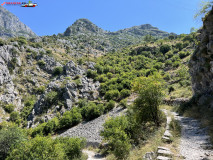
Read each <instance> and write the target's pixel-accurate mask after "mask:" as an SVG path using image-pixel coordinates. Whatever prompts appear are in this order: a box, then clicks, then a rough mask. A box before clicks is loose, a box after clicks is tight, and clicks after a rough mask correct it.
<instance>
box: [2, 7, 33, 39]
mask: <svg viewBox="0 0 213 160" xmlns="http://www.w3.org/2000/svg"><path fill="white" fill-rule="evenodd" d="M0 36H1V37H16V36H24V37H35V36H36V34H35V33H34V32H33V31H32V30H31V29H30V28H29V27H28V26H26V25H25V24H23V23H22V22H21V21H20V20H19V19H18V17H16V16H15V15H14V14H12V13H10V12H9V11H8V10H6V9H5V8H4V7H2V6H0Z"/></svg>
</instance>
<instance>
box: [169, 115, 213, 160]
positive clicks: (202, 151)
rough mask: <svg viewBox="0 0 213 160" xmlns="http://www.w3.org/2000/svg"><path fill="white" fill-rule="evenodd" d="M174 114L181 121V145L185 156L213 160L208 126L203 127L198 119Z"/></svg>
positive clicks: (189, 158) (190, 159) (182, 153)
mask: <svg viewBox="0 0 213 160" xmlns="http://www.w3.org/2000/svg"><path fill="white" fill-rule="evenodd" d="M173 114H174V115H175V118H176V119H178V120H179V121H180V124H181V127H182V131H181V142H180V146H179V147H180V154H181V155H182V156H183V158H184V159H186V160H213V150H212V145H211V144H210V141H209V136H208V134H207V128H201V127H200V126H201V124H200V122H199V121H198V120H195V119H193V118H188V117H182V116H178V115H177V114H176V113H173Z"/></svg>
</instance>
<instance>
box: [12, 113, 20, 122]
mask: <svg viewBox="0 0 213 160" xmlns="http://www.w3.org/2000/svg"><path fill="white" fill-rule="evenodd" d="M18 119H19V112H12V113H11V114H10V120H11V121H12V122H15V121H17V120H18Z"/></svg>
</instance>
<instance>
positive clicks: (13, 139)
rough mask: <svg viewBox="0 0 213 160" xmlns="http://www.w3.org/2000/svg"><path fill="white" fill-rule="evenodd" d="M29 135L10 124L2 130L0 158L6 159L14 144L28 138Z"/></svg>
mask: <svg viewBox="0 0 213 160" xmlns="http://www.w3.org/2000/svg"><path fill="white" fill-rule="evenodd" d="M26 138H27V136H26V135H25V134H24V132H23V130H22V129H21V128H19V127H17V126H9V127H7V128H3V129H1V130H0V159H2V160H4V159H6V157H7V156H8V154H9V151H10V150H11V149H12V147H13V146H14V145H17V144H19V143H21V142H22V141H24V140H26Z"/></svg>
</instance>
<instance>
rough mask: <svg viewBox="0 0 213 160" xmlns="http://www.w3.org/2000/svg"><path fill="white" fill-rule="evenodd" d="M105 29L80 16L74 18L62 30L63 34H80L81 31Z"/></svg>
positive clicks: (95, 31) (100, 30) (102, 31)
mask: <svg viewBox="0 0 213 160" xmlns="http://www.w3.org/2000/svg"><path fill="white" fill-rule="evenodd" d="M104 32H105V31H104V30H102V29H101V28H99V27H98V26H96V25H95V24H94V23H92V22H91V21H90V20H88V19H85V18H81V19H78V20H76V21H75V22H74V23H73V24H72V25H71V26H70V27H68V28H67V29H66V31H65V32H64V35H65V36H70V35H72V34H81V33H93V34H98V33H104Z"/></svg>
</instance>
